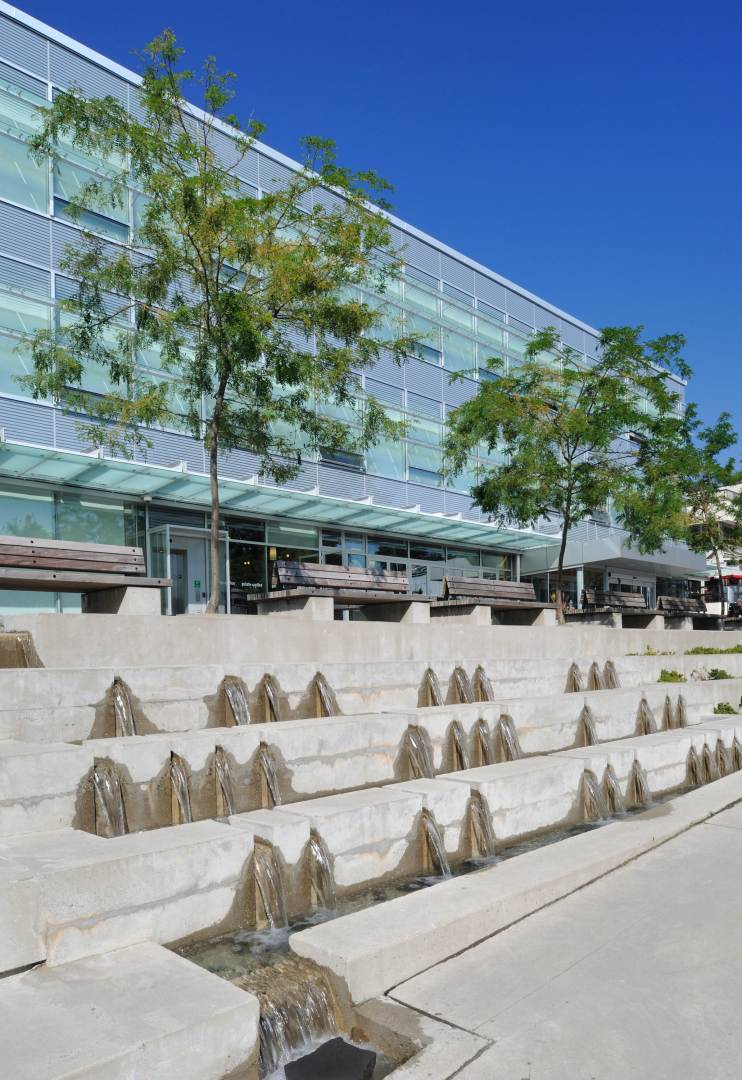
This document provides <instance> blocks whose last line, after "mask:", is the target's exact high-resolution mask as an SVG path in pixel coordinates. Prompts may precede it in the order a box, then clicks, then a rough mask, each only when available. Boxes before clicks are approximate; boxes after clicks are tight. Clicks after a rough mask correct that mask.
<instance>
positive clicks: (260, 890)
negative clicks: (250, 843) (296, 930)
mask: <svg viewBox="0 0 742 1080" xmlns="http://www.w3.org/2000/svg"><path fill="white" fill-rule="evenodd" d="M254 860H255V887H256V890H257V894H258V899H259V900H260V906H261V908H262V911H263V919H264V920H265V923H266V925H267V926H268V927H269V928H270V929H271V930H276V929H278V928H280V927H282V926H288V918H287V915H286V899H285V895H284V889H283V876H282V874H281V867H280V865H279V863H278V859H277V858H276V852H275V849H274V848H273V847H272V846H271V845H270V844H266V843H265V842H264V841H261V840H256V841H255V849H254Z"/></svg>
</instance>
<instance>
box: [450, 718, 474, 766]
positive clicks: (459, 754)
mask: <svg viewBox="0 0 742 1080" xmlns="http://www.w3.org/2000/svg"><path fill="white" fill-rule="evenodd" d="M451 743H452V746H453V763H454V770H453V771H454V772H458V771H459V770H460V769H470V768H471V761H470V760H469V751H468V749H467V746H466V732H465V731H464V728H463V726H462V724H461V721H460V720H454V722H453V723H452V724H451Z"/></svg>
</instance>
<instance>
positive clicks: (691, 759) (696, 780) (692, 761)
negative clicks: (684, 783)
mask: <svg viewBox="0 0 742 1080" xmlns="http://www.w3.org/2000/svg"><path fill="white" fill-rule="evenodd" d="M687 770H688V783H689V784H690V786H691V787H700V785H701V784H702V783H703V780H704V776H703V766H702V765H701V759H700V758H699V756H698V751H697V750H696V748H695V746H691V748H690V750H689V751H688V757H687Z"/></svg>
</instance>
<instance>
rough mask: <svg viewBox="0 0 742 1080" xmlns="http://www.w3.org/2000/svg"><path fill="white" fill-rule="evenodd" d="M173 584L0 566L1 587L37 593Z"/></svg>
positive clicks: (156, 587)
mask: <svg viewBox="0 0 742 1080" xmlns="http://www.w3.org/2000/svg"><path fill="white" fill-rule="evenodd" d="M168 585H170V580H169V579H168V578H149V577H143V578H136V579H132V577H131V575H129V574H98V573H95V574H87V573H82V572H78V571H76V570H59V571H55V570H28V569H25V568H23V567H19V568H17V569H13V568H10V567H4V566H3V567H0V588H1V589H8V588H21V589H29V590H32V591H36V592H93V591H95V590H97V589H111V588H116V587H117V586H133V587H134V588H137V589H139V588H145V589H146V588H150V589H160V588H163V587H164V586H168Z"/></svg>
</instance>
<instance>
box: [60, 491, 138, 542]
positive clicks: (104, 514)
mask: <svg viewBox="0 0 742 1080" xmlns="http://www.w3.org/2000/svg"><path fill="white" fill-rule="evenodd" d="M57 539H59V540H85V541H87V542H88V543H91V544H131V543H136V518H135V515H134V508H133V507H128V506H124V505H123V504H122V503H104V502H95V501H92V500H88V499H81V498H79V497H78V496H77V495H60V496H59V498H58V499H57Z"/></svg>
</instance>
